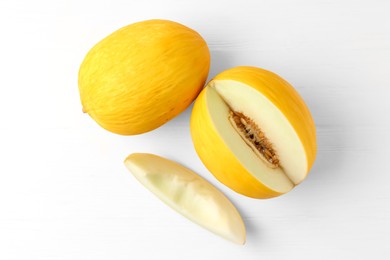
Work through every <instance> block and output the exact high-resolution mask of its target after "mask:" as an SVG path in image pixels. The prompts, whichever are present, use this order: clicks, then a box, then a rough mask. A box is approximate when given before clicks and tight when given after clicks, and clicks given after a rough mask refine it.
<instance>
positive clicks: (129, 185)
mask: <svg viewBox="0 0 390 260" xmlns="http://www.w3.org/2000/svg"><path fill="white" fill-rule="evenodd" d="M151 18H165V19H171V20H175V21H178V22H181V23H183V24H185V25H187V26H189V27H192V28H194V29H195V30H197V31H198V32H200V33H201V34H202V35H203V36H204V38H205V39H206V41H207V42H208V44H209V46H210V50H211V54H212V65H211V66H212V67H211V71H210V78H212V77H213V76H214V75H216V74H217V73H219V72H221V71H222V70H224V69H227V68H230V67H233V66H237V65H253V66H258V67H262V68H266V69H269V70H271V71H274V72H276V73H278V74H279V75H281V76H282V77H284V78H285V79H287V80H288V81H289V82H290V83H291V84H292V85H294V86H295V87H296V89H297V90H298V91H299V93H300V94H301V95H302V96H303V98H304V99H305V101H306V102H307V104H308V106H309V107H310V109H311V111H312V114H313V117H314V119H315V122H316V125H317V131H318V132H317V134H318V157H317V160H316V163H315V165H314V168H313V170H312V172H311V174H310V176H309V177H308V179H307V180H306V181H305V182H303V183H302V184H301V185H300V186H298V187H297V188H296V189H295V190H293V191H292V192H290V193H289V194H287V195H285V196H282V197H279V198H275V199H271V200H254V199H249V198H246V197H243V196H241V195H238V194H236V193H234V192H232V191H231V190H229V189H228V188H226V187H224V186H223V185H221V184H220V183H218V182H217V181H216V180H215V179H214V178H213V177H212V175H211V174H210V173H209V172H208V171H207V170H206V168H205V167H204V166H203V165H202V163H201V162H200V160H199V158H198V157H197V155H196V153H195V151H194V149H193V147H192V142H191V138H190V134H189V116H190V113H191V109H188V110H186V111H185V112H184V113H183V114H181V115H180V116H179V117H177V118H176V119H174V120H173V121H171V122H169V123H168V124H166V125H164V126H163V127H161V128H159V129H158V130H156V131H153V132H150V133H147V134H144V135H140V136H135V137H125V136H118V135H114V134H111V133H109V132H106V131H104V130H102V129H101V128H99V127H98V126H97V125H96V124H95V122H93V121H92V119H90V118H89V117H88V116H87V115H85V114H83V113H81V104H80V101H79V96H78V89H77V73H78V68H79V65H80V62H81V61H82V59H83V57H84V55H85V54H86V52H87V51H88V50H89V48H90V47H92V45H94V44H95V43H96V42H97V41H99V40H100V39H101V38H103V37H105V36H106V35H107V34H109V33H111V32H112V31H114V30H116V29H118V28H120V27H122V26H124V25H127V24H129V23H132V22H136V21H139V20H145V19H151ZM0 28H1V30H0V32H1V41H0V71H1V78H0V89H1V92H0V94H1V95H0V158H1V163H0V174H1V175H0V176H1V180H0V259H2V260H12V259H17V260H19V259H20V260H27V259H33V260H37V259H72V260H79V259H80V260H85V259H94V260H100V259H110V260H111V259H112V260H114V259H115V260H116V259H118V260H121V259H126V260H128V259H137V260H138V259H186V260H190V259H213V260H214V259H224V260H226V259H390V242H389V241H390V206H389V205H390V170H389V161H390V153H389V147H390V138H389V134H390V115H389V114H390V2H389V1H385V0H383V1H380V0H370V1H368V0H356V1H352V0H342V1H340V0H339V1H337V0H321V1H309V0H300V1H288V0H276V1H243V0H241V1H222V0H217V1H210V0H209V1H201V0H197V1H194V0H193V1H192V0H191V1H180V0H165V1H157V0H155V1H146V0H145V1H141V0H139V1H135V0H134V1H125V0H122V1H116V0H110V1H92V0H88V1H80V0H79V1H76V0H68V1H48V0H46V1H45V0H37V1H27V0H19V1H8V0H2V1H1V2H0ZM132 152H151V153H156V154H160V155H162V156H165V157H168V158H171V159H174V160H177V161H179V162H180V163H182V164H184V165H186V166H187V167H190V168H191V169H193V170H194V171H196V172H198V173H199V174H201V175H202V176H204V177H205V178H206V179H207V180H209V181H210V182H212V183H213V184H215V185H216V186H217V187H218V188H219V189H221V190H222V191H223V192H224V193H225V194H226V195H227V196H228V197H229V198H230V199H231V200H232V201H233V202H234V203H235V205H237V207H238V208H239V210H240V212H241V213H242V215H243V218H244V220H245V223H246V225H247V229H248V235H247V244H246V245H245V246H236V245H234V244H231V243H229V242H226V241H224V240H222V239H220V238H219V237H216V236H214V235H212V234H211V233H209V232H207V231H206V230H203V229H202V228H200V227H198V226H196V225H194V224H192V223H191V222H189V221H188V220H187V219H185V218H183V217H182V216H180V215H178V214H177V213H176V212H173V211H172V210H171V209H169V208H168V207H167V206H165V205H164V204H163V203H161V202H160V201H159V200H157V199H156V198H155V197H154V196H153V195H152V194H151V193H149V191H147V190H145V189H144V188H143V187H142V186H141V185H140V184H139V183H138V182H137V181H136V180H135V179H134V178H133V177H132V176H131V175H130V174H129V173H128V172H127V171H126V169H125V167H124V165H123V159H124V158H125V157H126V156H127V155H128V154H130V153H132Z"/></svg>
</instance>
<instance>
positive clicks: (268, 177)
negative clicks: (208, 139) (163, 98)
mask: <svg viewBox="0 0 390 260" xmlns="http://www.w3.org/2000/svg"><path fill="white" fill-rule="evenodd" d="M205 91H206V93H205V95H206V102H207V109H208V111H209V114H210V117H211V120H212V123H213V125H214V127H215V129H216V131H217V132H218V133H219V134H220V136H221V138H222V139H223V141H224V142H225V144H226V145H227V146H228V147H229V149H230V150H231V152H232V153H234V155H235V157H236V158H237V159H238V160H239V161H240V162H241V164H242V165H243V166H244V167H245V168H246V169H247V171H248V172H250V173H251V174H252V175H253V176H254V177H255V178H256V179H258V180H259V181H260V182H261V183H263V184H264V185H265V186H267V187H268V188H270V189H272V190H275V191H277V192H280V193H286V192H288V191H289V190H291V189H292V188H293V187H294V186H295V185H296V184H298V183H300V182H301V181H302V180H303V179H304V178H305V177H306V174H307V160H306V156H305V150H304V147H303V145H302V143H301V141H300V139H299V137H298V135H297V134H296V132H295V131H294V128H293V127H292V126H291V125H290V123H289V121H288V120H287V118H286V117H285V116H284V114H283V113H282V112H281V111H280V110H279V109H278V108H277V107H276V106H275V105H274V104H273V103H272V102H270V101H269V100H268V99H267V98H266V97H265V96H263V95H262V93H260V92H259V91H257V90H255V89H254V88H252V87H251V86H248V85H246V84H244V83H241V82H238V81H234V80H214V81H212V82H211V84H209V86H208V88H207V89H206V90H205ZM231 111H233V112H236V113H241V114H243V115H245V116H246V117H247V118H250V119H251V121H253V122H254V124H256V125H257V127H258V128H259V129H261V132H262V133H264V135H265V137H266V139H268V140H269V142H270V143H271V144H272V147H273V149H274V150H275V153H276V155H277V157H278V160H279V165H278V167H270V165H269V164H267V163H265V162H264V160H261V158H259V156H258V155H256V153H255V152H254V150H253V147H250V146H249V145H248V144H247V143H246V142H245V141H244V138H243V137H242V136H240V134H239V133H238V131H237V129H235V128H234V125H233V124H232V122H231V121H229V113H231Z"/></svg>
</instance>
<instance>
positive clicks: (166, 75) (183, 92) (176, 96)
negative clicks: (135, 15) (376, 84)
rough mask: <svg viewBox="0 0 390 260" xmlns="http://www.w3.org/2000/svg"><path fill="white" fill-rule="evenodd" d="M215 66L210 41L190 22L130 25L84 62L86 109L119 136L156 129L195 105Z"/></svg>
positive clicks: (82, 83)
mask: <svg viewBox="0 0 390 260" xmlns="http://www.w3.org/2000/svg"><path fill="white" fill-rule="evenodd" d="M209 66H210V53H209V49H208V47H207V44H206V42H205V41H204V39H203V38H202V37H201V36H200V35H199V34H198V33H197V32H196V31H194V30H192V29H190V28H188V27H186V26H184V25H181V24H179V23H176V22H172V21H168V20H148V21H142V22H138V23H134V24H131V25H128V26H125V27H123V28H121V29H119V30H117V31H116V32H114V33H112V34H111V35H109V36H107V37H106V38H104V39H103V40H101V41H100V42H99V43H97V44H96V45H95V46H94V47H93V48H92V49H91V50H90V51H89V52H88V54H87V55H86V57H85V59H84V61H83V62H82V64H81V66H80V70H79V80H78V85H79V91H80V97H81V103H82V105H83V111H85V112H86V113H88V114H89V115H90V116H91V117H92V118H93V119H94V120H95V121H96V122H97V123H98V124H99V125H100V126H102V127H103V128H105V129H106V130H109V131H111V132H114V133H117V134H122V135H134V134H141V133H145V132H148V131H151V130H153V129H155V128H157V127H159V126H161V125H163V124H164V123H166V122H167V121H169V120H171V119H172V118H173V117H175V116H176V115H178V114H179V113H181V112H182V111H183V110H185V109H186V108H187V107H188V106H189V105H190V104H191V103H192V101H193V100H194V99H195V98H196V97H197V95H198V94H199V92H200V91H201V89H202V88H203V86H204V83H205V81H206V79H207V75H208V71H209Z"/></svg>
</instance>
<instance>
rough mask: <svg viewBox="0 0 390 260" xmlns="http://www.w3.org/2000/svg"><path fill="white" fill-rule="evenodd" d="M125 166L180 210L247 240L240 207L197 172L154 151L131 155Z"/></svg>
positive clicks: (221, 231) (240, 240) (232, 237)
mask: <svg viewBox="0 0 390 260" xmlns="http://www.w3.org/2000/svg"><path fill="white" fill-rule="evenodd" d="M125 165H126V167H127V168H128V169H129V171H130V172H131V173H132V174H133V175H134V176H135V177H136V178H137V179H138V181H140V182H141V183H142V184H143V185H144V186H145V187H146V188H147V189H149V190H150V191H151V192H152V193H154V194H155V195H156V196H157V197H158V198H160V199H161V200H162V201H163V202H165V203H166V204H167V205H168V206H170V207H171V208H173V209H174V210H176V211H177V212H179V213H181V214H182V215H184V216H185V217H187V218H188V219H190V220H192V221H193V222H195V223H197V224H199V225H200V226H202V227H204V228H206V229H208V230H210V231H211V232H213V233H215V234H217V235H220V236H221V237H223V238H225V239H227V240H230V241H232V242H234V243H237V244H244V243H245V225H244V222H243V220H242V218H241V216H240V214H239V212H238V211H237V209H236V208H235V207H234V205H233V204H232V203H231V202H230V201H229V200H228V199H227V198H226V197H225V196H224V195H223V194H222V193H221V192H220V191H219V190H218V189H217V188H215V187H214V186H213V185H211V184H210V183H209V182H207V181H206V180H205V179H203V178H202V177H200V176H199V175H197V174H196V173H194V172H192V171H191V170H189V169H187V168H185V167H184V166H182V165H180V164H178V163H175V162H173V161H170V160H167V159H165V158H162V157H159V156H157V155H153V154H141V153H136V154H131V155H129V156H128V157H127V158H126V160H125Z"/></svg>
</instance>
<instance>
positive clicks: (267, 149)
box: [229, 110, 280, 168]
mask: <svg viewBox="0 0 390 260" xmlns="http://www.w3.org/2000/svg"><path fill="white" fill-rule="evenodd" d="M229 121H230V123H231V124H232V125H233V127H234V128H235V129H236V131H237V132H238V133H239V134H240V136H241V138H242V139H243V140H244V141H245V143H246V144H247V145H248V146H249V147H250V148H252V150H253V151H254V152H255V153H256V155H257V156H258V157H259V158H260V159H262V160H263V161H264V162H266V165H267V166H268V167H271V168H278V167H280V165H279V159H278V156H277V154H276V152H275V149H274V148H273V147H272V143H271V142H270V141H269V140H268V139H267V137H266V136H265V135H264V133H263V132H262V131H261V129H260V127H259V126H258V125H256V123H255V122H253V120H252V119H250V118H249V117H247V116H245V115H244V114H243V113H240V112H235V111H232V110H230V112H229Z"/></svg>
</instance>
